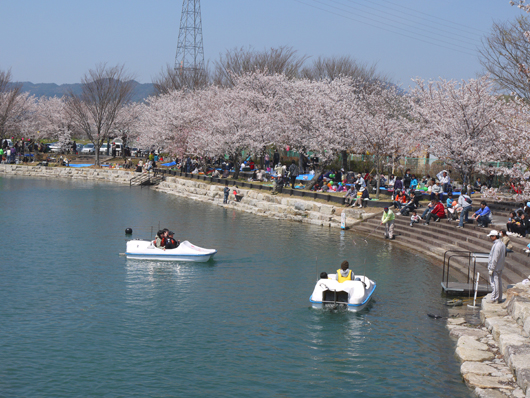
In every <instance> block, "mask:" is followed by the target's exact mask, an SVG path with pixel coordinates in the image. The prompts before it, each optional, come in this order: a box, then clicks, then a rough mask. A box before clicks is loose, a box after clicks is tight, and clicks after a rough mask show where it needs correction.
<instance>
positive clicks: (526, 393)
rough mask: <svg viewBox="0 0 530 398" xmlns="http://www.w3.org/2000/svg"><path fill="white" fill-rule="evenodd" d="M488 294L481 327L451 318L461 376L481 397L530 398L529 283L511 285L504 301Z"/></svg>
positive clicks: (482, 312)
mask: <svg viewBox="0 0 530 398" xmlns="http://www.w3.org/2000/svg"><path fill="white" fill-rule="evenodd" d="M488 298H489V295H488V296H486V298H485V299H484V300H482V309H481V311H480V319H481V325H480V326H479V327H476V326H474V325H470V324H468V323H466V321H465V319H464V318H450V319H449V320H448V325H447V327H448V329H449V330H450V335H451V336H452V337H453V338H456V339H458V342H457V348H456V355H457V357H458V358H459V359H460V361H461V362H462V365H461V367H460V371H461V373H462V376H463V378H464V380H465V382H466V384H467V385H468V386H469V387H470V388H473V389H474V392H475V395H476V396H478V397H483V398H490V397H491V398H497V397H499V398H500V397H517V398H524V397H526V398H530V338H529V337H530V285H528V284H527V285H524V284H522V283H519V284H517V285H515V286H514V287H512V288H511V289H508V290H507V292H506V300H505V301H504V302H503V303H502V304H492V303H489V302H488V300H487V299H488Z"/></svg>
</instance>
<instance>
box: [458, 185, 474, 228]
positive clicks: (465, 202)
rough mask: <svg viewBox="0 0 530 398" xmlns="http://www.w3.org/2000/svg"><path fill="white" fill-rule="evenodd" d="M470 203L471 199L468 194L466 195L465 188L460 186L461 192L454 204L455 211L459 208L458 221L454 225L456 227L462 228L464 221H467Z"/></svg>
mask: <svg viewBox="0 0 530 398" xmlns="http://www.w3.org/2000/svg"><path fill="white" fill-rule="evenodd" d="M472 203H473V201H472V200H471V198H470V197H469V196H468V195H466V191H465V189H464V188H462V193H461V194H460V196H459V197H458V202H457V205H456V211H458V210H460V221H459V223H458V225H457V226H456V227H457V228H464V222H466V223H467V222H468V221H469V218H468V217H469V211H470V210H471V204H472Z"/></svg>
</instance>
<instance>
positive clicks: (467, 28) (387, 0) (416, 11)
mask: <svg viewBox="0 0 530 398" xmlns="http://www.w3.org/2000/svg"><path fill="white" fill-rule="evenodd" d="M365 1H366V0H365ZM368 1H373V0H368ZM382 1H384V2H386V3H388V4H392V5H394V6H396V7H401V8H404V9H406V10H411V11H413V12H415V13H417V14H421V15H425V16H427V17H430V18H435V19H439V20H440V21H445V22H449V23H451V24H453V25H456V26H462V27H464V28H465V29H462V28H459V29H461V30H467V31H468V32H469V33H476V32H481V33H482V34H488V33H489V32H485V31H483V30H480V29H475V28H472V29H470V28H469V26H467V25H464V24H461V23H458V22H454V21H451V20H450V19H445V18H441V17H437V16H434V15H431V14H427V13H425V12H421V11H418V10H416V9H414V8H410V7H407V6H404V5H401V4H396V3H393V2H392V1H389V0H382ZM390 9H391V10H394V11H397V12H401V13H404V12H403V11H399V10H396V9H395V8H390ZM408 15H410V14H408ZM438 23H439V22H438Z"/></svg>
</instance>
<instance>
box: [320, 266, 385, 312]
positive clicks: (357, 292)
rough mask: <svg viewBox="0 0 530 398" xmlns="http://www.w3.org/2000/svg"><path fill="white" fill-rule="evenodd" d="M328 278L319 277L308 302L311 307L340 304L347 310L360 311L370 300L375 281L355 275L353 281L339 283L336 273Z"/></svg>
mask: <svg viewBox="0 0 530 398" xmlns="http://www.w3.org/2000/svg"><path fill="white" fill-rule="evenodd" d="M328 278H329V279H320V280H319V281H318V282H317V284H316V286H315V289H314V290H313V294H312V295H311V297H309V302H310V303H311V306H312V307H313V308H319V309H322V308H326V306H332V307H335V306H342V307H346V308H347V309H348V311H352V312H358V311H362V310H363V309H364V308H366V306H367V305H368V304H369V303H370V301H371V300H372V297H373V295H374V292H375V288H376V283H375V282H374V281H372V280H371V279H368V278H367V277H366V276H362V275H361V276H357V277H356V278H355V280H354V281H346V282H343V283H339V282H337V280H336V275H334V274H330V275H328Z"/></svg>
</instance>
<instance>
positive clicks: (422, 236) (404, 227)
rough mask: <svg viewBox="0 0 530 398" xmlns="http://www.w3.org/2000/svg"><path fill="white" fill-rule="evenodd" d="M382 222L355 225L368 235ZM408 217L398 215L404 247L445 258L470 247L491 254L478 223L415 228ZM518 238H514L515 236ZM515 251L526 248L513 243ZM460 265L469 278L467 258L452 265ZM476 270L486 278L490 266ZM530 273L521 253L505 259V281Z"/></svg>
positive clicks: (443, 223) (529, 264) (529, 262)
mask: <svg viewBox="0 0 530 398" xmlns="http://www.w3.org/2000/svg"><path fill="white" fill-rule="evenodd" d="M379 223H380V219H379V218H373V219H370V220H367V221H366V222H364V223H362V224H360V225H359V226H357V227H356V229H357V230H359V231H363V232H365V233H366V234H367V235H368V234H370V233H371V232H372V231H374V230H375V229H376V228H377V227H378V226H379ZM409 223H410V221H409V218H408V217H399V216H398V217H396V222H395V229H394V231H395V234H396V235H397V236H398V237H397V239H396V241H397V242H398V243H401V240H404V239H403V238H406V241H407V242H406V244H405V242H403V244H404V246H407V247H409V248H410V247H411V246H412V248H415V249H416V250H417V251H420V252H423V253H426V254H432V255H433V256H434V257H437V258H438V259H440V260H442V261H443V253H444V252H445V251H446V250H450V249H453V250H458V249H461V250H468V251H472V252H484V253H488V252H489V250H490V249H491V242H490V241H489V240H487V239H485V232H484V231H485V229H484V228H478V227H476V226H466V228H464V229H458V228H456V225H454V223H453V225H451V223H447V222H446V221H443V220H442V221H440V222H437V223H435V222H432V223H430V225H418V224H415V225H414V227H413V228H411V227H410V225H409ZM383 234H384V230H383V228H382V227H380V229H379V230H378V231H377V232H376V233H374V234H373V235H371V236H374V235H378V236H376V237H378V238H380V237H382V235H383ZM514 241H515V239H514ZM513 243H514V246H516V247H515V249H516V250H518V248H519V250H521V251H522V248H523V247H524V246H523V244H521V243H520V242H513ZM456 264H458V266H459V271H460V273H462V274H464V275H465V276H466V279H467V268H468V260H467V259H465V260H463V259H459V258H453V259H452V260H451V267H452V268H453V266H456ZM476 271H478V272H480V273H481V275H483V276H484V277H486V275H487V267H486V265H485V264H483V263H478V264H477V265H476ZM529 274H530V258H529V257H527V256H526V255H524V254H522V253H520V252H514V253H510V254H509V255H508V257H507V259H506V266H505V270H504V272H503V280H504V281H505V283H509V284H512V283H517V282H520V281H521V280H522V279H524V278H526V277H527V276H528V275H529Z"/></svg>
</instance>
